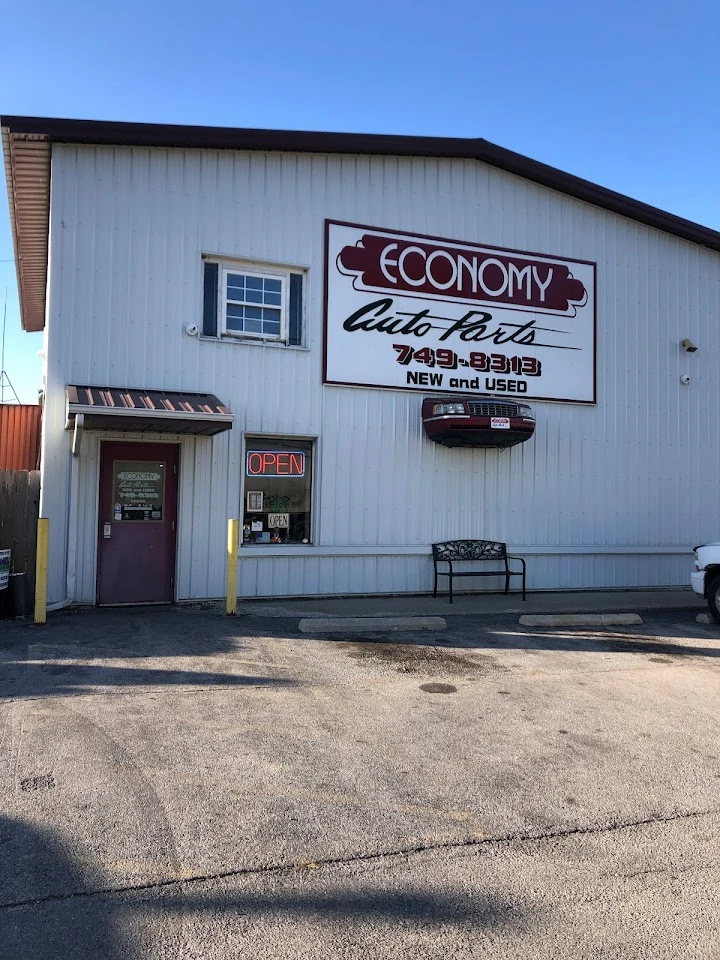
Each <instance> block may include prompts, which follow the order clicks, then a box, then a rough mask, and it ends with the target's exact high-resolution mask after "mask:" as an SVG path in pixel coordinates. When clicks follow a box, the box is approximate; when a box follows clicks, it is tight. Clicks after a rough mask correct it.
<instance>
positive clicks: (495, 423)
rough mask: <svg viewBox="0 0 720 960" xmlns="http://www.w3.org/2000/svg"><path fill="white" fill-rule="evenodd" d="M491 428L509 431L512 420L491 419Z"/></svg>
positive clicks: (506, 418)
mask: <svg viewBox="0 0 720 960" xmlns="http://www.w3.org/2000/svg"><path fill="white" fill-rule="evenodd" d="M490 427H491V429H493V430H509V429H510V418H509V417H490Z"/></svg>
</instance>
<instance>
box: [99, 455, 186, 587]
mask: <svg viewBox="0 0 720 960" xmlns="http://www.w3.org/2000/svg"><path fill="white" fill-rule="evenodd" d="M177 464H178V448H177V446H174V445H172V444H169V443H103V444H102V447H101V453H100V514H99V522H100V526H99V530H98V575H97V600H98V603H99V604H115V603H172V601H173V599H174V590H175V588H174V582H175V522H176V514H177Z"/></svg>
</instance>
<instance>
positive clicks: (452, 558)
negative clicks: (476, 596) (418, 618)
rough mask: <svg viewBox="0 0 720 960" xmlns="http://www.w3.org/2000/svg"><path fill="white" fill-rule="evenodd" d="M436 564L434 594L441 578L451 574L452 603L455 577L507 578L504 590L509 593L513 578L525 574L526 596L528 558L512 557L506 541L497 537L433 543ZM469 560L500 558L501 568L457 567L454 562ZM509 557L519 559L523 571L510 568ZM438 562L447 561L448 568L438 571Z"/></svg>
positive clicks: (523, 587)
mask: <svg viewBox="0 0 720 960" xmlns="http://www.w3.org/2000/svg"><path fill="white" fill-rule="evenodd" d="M432 553H433V566H434V568H435V587H434V589H433V596H434V597H436V596H437V586H438V577H448V579H449V581H450V603H452V602H453V577H505V593H509V592H510V577H522V598H523V600H524V599H525V572H526V567H525V561H524V560H523V558H522V557H510V556H508V552H507V544H506V543H498V542H497V541H494V540H448V541H446V542H445V543H434V544H433V545H432ZM468 560H476V561H480V560H482V561H485V560H489V561H499V562H501V563H502V564H503V568H502V569H501V570H477V569H473V570H467V569H463V570H456V569H454V568H453V563H461V562H462V563H464V562H465V561H468ZM508 560H519V561H520V563H521V564H522V570H511V569H510V565H509V563H508ZM439 563H447V565H448V569H447V570H438V564H439Z"/></svg>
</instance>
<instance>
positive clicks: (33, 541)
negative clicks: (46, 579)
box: [0, 470, 40, 597]
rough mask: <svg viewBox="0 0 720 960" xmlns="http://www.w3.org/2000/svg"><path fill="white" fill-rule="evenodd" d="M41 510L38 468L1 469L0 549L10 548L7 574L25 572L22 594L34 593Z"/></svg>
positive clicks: (29, 595) (29, 594)
mask: <svg viewBox="0 0 720 960" xmlns="http://www.w3.org/2000/svg"><path fill="white" fill-rule="evenodd" d="M39 509H40V471H39V470H0V550H7V549H9V550H11V551H12V553H11V556H10V576H12V575H13V574H17V573H24V574H25V584H24V587H25V593H26V595H27V596H28V597H32V596H34V593H35V553H36V549H37V524H38V514H39Z"/></svg>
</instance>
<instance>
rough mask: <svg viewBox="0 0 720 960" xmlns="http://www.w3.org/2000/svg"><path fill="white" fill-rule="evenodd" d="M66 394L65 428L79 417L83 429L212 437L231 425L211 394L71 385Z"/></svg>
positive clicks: (229, 416) (224, 407)
mask: <svg viewBox="0 0 720 960" xmlns="http://www.w3.org/2000/svg"><path fill="white" fill-rule="evenodd" d="M66 394H67V423H66V426H67V427H68V428H71V427H72V426H73V425H74V422H75V419H76V417H77V416H78V414H82V416H83V429H84V430H122V431H125V432H128V433H181V434H194V435H197V436H203V437H211V436H213V435H214V434H216V433H220V432H221V431H223V430H231V429H232V425H233V415H232V413H231V411H230V410H229V409H228V408H227V407H226V406H225V405H224V404H222V403H221V402H220V400H218V398H217V397H216V396H213V394H212V393H183V392H181V391H173V390H135V389H131V388H129V387H81V386H74V385H70V386H68V388H67V390H66ZM78 426H79V423H78Z"/></svg>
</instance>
